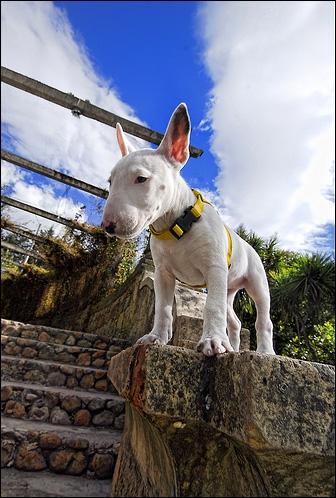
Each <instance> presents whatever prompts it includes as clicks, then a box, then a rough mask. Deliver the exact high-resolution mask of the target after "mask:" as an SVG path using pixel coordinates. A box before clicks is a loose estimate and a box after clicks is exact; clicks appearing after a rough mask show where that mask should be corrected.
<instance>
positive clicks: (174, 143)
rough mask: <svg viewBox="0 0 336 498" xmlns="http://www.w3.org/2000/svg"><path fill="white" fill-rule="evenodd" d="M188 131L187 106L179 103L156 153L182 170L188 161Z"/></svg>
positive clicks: (189, 127)
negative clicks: (161, 154)
mask: <svg viewBox="0 0 336 498" xmlns="http://www.w3.org/2000/svg"><path fill="white" fill-rule="evenodd" d="M190 129H191V126H190V118H189V114H188V109H187V106H186V104H184V103H181V104H180V105H179V106H178V107H177V108H176V109H175V111H174V112H173V114H172V116H171V118H170V121H169V124H168V126H167V130H166V133H165V135H164V137H163V139H162V142H161V144H160V146H159V148H158V151H160V152H162V153H163V154H164V155H165V156H166V157H167V158H168V159H169V160H170V161H172V162H173V163H174V164H175V165H176V166H178V167H179V168H182V166H184V165H185V163H186V162H187V161H188V159H189V143H190Z"/></svg>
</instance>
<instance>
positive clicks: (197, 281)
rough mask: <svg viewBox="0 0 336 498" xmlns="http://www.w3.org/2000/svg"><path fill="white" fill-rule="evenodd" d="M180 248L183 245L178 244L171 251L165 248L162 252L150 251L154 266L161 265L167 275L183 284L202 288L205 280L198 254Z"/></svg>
mask: <svg viewBox="0 0 336 498" xmlns="http://www.w3.org/2000/svg"><path fill="white" fill-rule="evenodd" d="M182 246H184V244H179V247H176V245H175V247H173V248H172V249H171V248H167V247H166V249H165V251H163V252H162V251H160V250H159V251H157V250H155V249H154V250H153V249H152V253H153V259H154V263H155V265H156V266H158V265H162V264H163V265H164V267H165V268H166V269H167V271H169V273H171V274H173V275H174V277H175V278H177V279H178V280H180V281H181V282H183V283H185V284H188V285H190V286H193V287H203V286H204V285H205V280H204V276H203V272H202V265H201V264H200V257H199V254H197V251H195V252H194V251H192V250H190V249H188V247H182Z"/></svg>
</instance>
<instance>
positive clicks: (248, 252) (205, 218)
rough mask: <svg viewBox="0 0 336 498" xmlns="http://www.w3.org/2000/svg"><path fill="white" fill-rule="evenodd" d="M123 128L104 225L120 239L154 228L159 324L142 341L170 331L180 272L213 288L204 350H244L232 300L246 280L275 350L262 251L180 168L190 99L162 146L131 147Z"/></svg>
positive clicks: (261, 340) (263, 339)
mask: <svg viewBox="0 0 336 498" xmlns="http://www.w3.org/2000/svg"><path fill="white" fill-rule="evenodd" d="M116 130H117V140H118V143H119V147H120V150H121V153H122V158H121V159H120V160H119V161H118V163H117V164H116V166H115V167H114V168H113V170H112V173H111V177H110V180H109V181H110V190H109V196H108V199H107V202H106V205H105V209H104V214H103V222H102V226H104V227H105V230H106V232H107V234H108V235H110V236H116V237H119V238H121V239H131V238H134V237H137V236H138V235H139V234H140V233H141V232H142V231H143V230H144V229H145V228H147V227H148V226H149V228H150V231H151V233H152V236H151V238H150V247H151V252H152V256H153V261H154V265H155V276H154V290H155V318H154V326H153V329H152V331H151V332H150V333H149V334H146V335H144V336H143V337H142V338H141V339H139V340H138V341H137V344H167V342H168V341H169V340H170V339H171V337H172V321H173V317H172V307H173V300H174V290H175V281H176V279H178V280H180V281H181V282H184V283H186V284H188V285H190V286H192V287H206V288H207V290H208V294H207V298H206V304H205V309H204V325H203V334H202V337H201V340H200V341H199V343H198V346H197V350H198V351H201V352H203V353H204V354H205V355H208V356H212V355H216V354H221V353H225V352H226V351H239V343H240V329H241V323H240V321H239V319H238V317H237V316H236V314H235V312H234V310H233V301H234V297H235V295H236V293H237V291H238V290H239V289H243V288H245V289H246V291H247V292H248V294H249V296H251V298H252V299H253V301H254V303H255V305H256V308H257V320H256V331H257V352H259V353H269V354H275V353H274V349H273V340H272V334H273V325H272V322H271V319H270V295H269V288H268V282H267V278H266V274H265V270H264V268H263V265H262V262H261V260H260V258H259V256H258V254H257V253H256V252H255V250H254V249H253V248H252V247H251V246H250V245H249V244H247V242H245V241H244V240H243V239H241V238H240V237H239V236H238V235H237V234H236V233H235V232H234V231H233V230H231V229H230V228H228V227H226V226H225V225H224V223H223V221H222V219H221V217H220V215H219V214H218V213H217V211H216V209H215V208H214V207H213V206H212V205H211V204H210V203H208V202H207V201H206V200H205V199H204V198H203V197H202V195H201V194H200V193H199V192H197V191H195V190H191V189H190V187H189V186H188V185H187V184H186V182H185V181H184V180H183V178H182V177H181V175H180V170H181V168H182V167H183V166H184V165H185V163H186V162H187V160H188V158H189V137H190V119H189V115H188V111H187V107H186V105H185V104H183V103H182V104H180V105H179V106H178V107H177V108H176V110H175V111H174V113H173V115H172V117H171V119H170V121H169V124H168V127H167V130H166V133H165V135H164V138H163V139H162V142H161V144H160V146H159V147H158V148H157V149H156V150H153V149H142V150H137V151H131V150H130V147H129V145H128V144H127V141H126V139H125V137H124V134H123V130H122V128H121V126H120V124H119V123H118V124H117V127H116Z"/></svg>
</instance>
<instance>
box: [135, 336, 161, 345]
mask: <svg viewBox="0 0 336 498" xmlns="http://www.w3.org/2000/svg"><path fill="white" fill-rule="evenodd" d="M145 344H161V345H164V344H167V342H166V341H164V340H163V339H162V337H158V336H157V335H156V334H146V335H144V336H143V337H140V339H138V340H137V342H136V343H135V345H136V346H139V345H142V346H143V345H145Z"/></svg>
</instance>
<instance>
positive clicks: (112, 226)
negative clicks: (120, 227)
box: [105, 223, 116, 235]
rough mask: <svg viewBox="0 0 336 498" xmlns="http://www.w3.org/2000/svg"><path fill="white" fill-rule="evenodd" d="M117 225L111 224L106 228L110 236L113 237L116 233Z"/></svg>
mask: <svg viewBox="0 0 336 498" xmlns="http://www.w3.org/2000/svg"><path fill="white" fill-rule="evenodd" d="M115 227H116V226H115V224H114V223H110V224H109V225H108V226H107V227H105V231H106V232H107V233H109V234H110V235H112V234H113V233H114V231H115Z"/></svg>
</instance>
